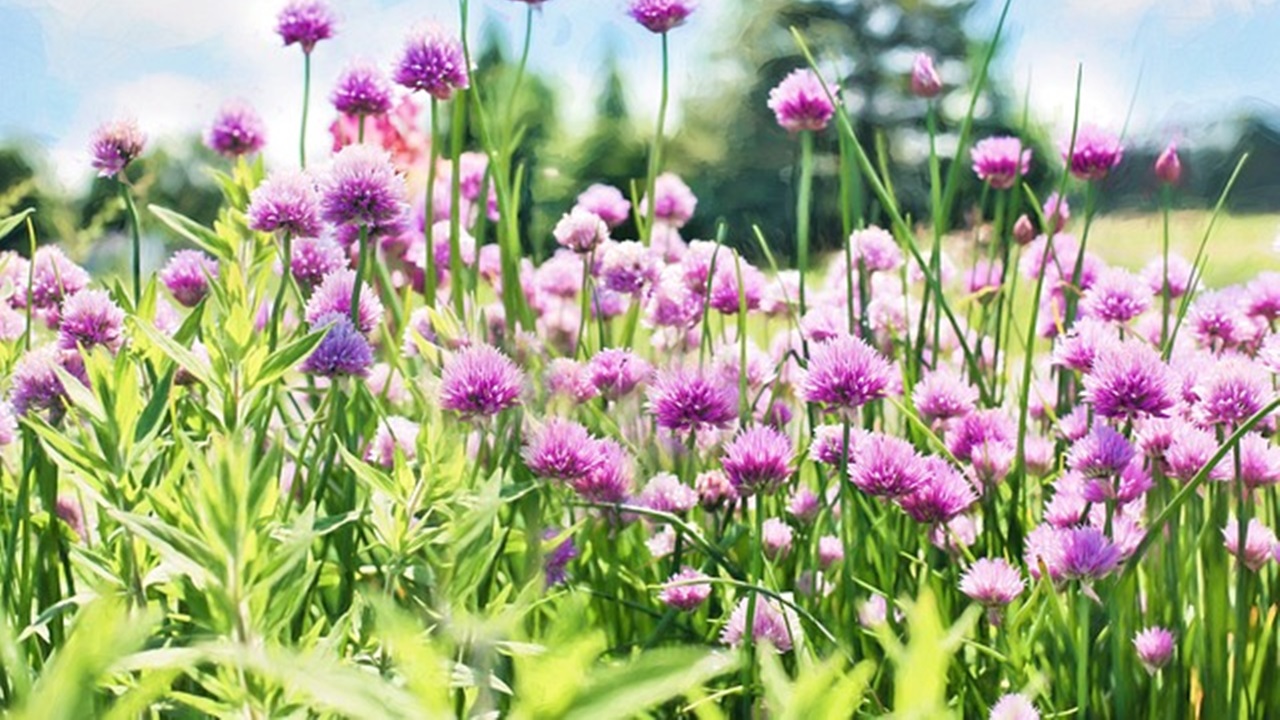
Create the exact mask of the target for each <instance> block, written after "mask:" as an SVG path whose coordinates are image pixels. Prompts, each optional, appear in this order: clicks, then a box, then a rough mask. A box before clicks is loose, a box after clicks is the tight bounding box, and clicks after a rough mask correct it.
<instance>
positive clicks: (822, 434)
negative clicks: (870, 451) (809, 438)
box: [809, 425, 870, 467]
mask: <svg viewBox="0 0 1280 720" xmlns="http://www.w3.org/2000/svg"><path fill="white" fill-rule="evenodd" d="M869 434H870V433H868V432H867V431H866V430H862V429H857V428H850V430H849V445H848V448H845V449H846V450H847V452H846V453H845V458H844V460H843V462H845V463H847V464H848V465H853V463H854V460H855V459H856V458H857V456H858V453H859V452H860V451H861V449H862V443H863V442H864V441H865V440H866V438H867V437H868V436H869ZM844 447H845V441H844V428H843V427H841V426H839V425H819V426H818V427H816V428H814V430H813V443H812V444H811V445H810V446H809V455H810V456H811V457H813V459H815V460H817V461H818V462H820V463H826V464H827V465H831V466H834V467H839V466H840V463H841V462H842V460H841V457H840V450H841V449H842V448H844Z"/></svg>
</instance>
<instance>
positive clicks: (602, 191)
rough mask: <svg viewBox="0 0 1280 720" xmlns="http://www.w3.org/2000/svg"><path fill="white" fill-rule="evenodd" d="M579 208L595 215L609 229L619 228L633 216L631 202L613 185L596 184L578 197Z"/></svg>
mask: <svg viewBox="0 0 1280 720" xmlns="http://www.w3.org/2000/svg"><path fill="white" fill-rule="evenodd" d="M577 207H580V208H582V209H583V210H586V211H587V212H592V213H595V214H596V216H597V217H599V218H600V219H601V220H603V221H604V222H605V224H606V225H608V226H609V227H611V228H612V227H617V226H619V225H621V224H622V223H624V222H626V221H627V217H628V216H629V215H630V214H631V201H629V200H627V199H626V198H625V197H623V195H622V191H621V190H619V189H618V188H616V187H613V186H612V185H601V184H595V185H592V186H591V187H589V188H587V189H586V190H583V191H582V193H581V194H580V195H578V204H577Z"/></svg>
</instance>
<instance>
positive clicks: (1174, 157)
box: [1155, 142, 1182, 185]
mask: <svg viewBox="0 0 1280 720" xmlns="http://www.w3.org/2000/svg"><path fill="white" fill-rule="evenodd" d="M1155 173H1156V179H1157V180H1159V181H1160V182H1162V183H1168V184H1169V185H1177V184H1178V181H1179V180H1181V179H1182V160H1181V158H1179V157H1178V144H1177V143H1173V142H1171V143H1169V145H1168V146H1167V147H1165V149H1164V150H1163V151H1161V153H1160V156H1159V157H1157V158H1156V164H1155Z"/></svg>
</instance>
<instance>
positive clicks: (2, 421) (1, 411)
mask: <svg viewBox="0 0 1280 720" xmlns="http://www.w3.org/2000/svg"><path fill="white" fill-rule="evenodd" d="M17 438H18V416H17V415H16V414H14V411H13V405H10V404H9V403H8V402H7V401H0V447H3V446H5V445H12V444H13V441H14V440H16V439H17Z"/></svg>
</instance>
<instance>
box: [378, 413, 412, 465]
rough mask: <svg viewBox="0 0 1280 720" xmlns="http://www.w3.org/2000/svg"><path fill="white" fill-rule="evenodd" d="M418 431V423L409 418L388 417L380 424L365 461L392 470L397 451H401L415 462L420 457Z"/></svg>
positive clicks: (407, 458) (406, 457)
mask: <svg viewBox="0 0 1280 720" xmlns="http://www.w3.org/2000/svg"><path fill="white" fill-rule="evenodd" d="M418 429H419V428H418V423H416V422H413V421H412V420H409V419H408V418H402V417H400V416H398V415H391V416H388V417H387V419H386V420H383V421H382V422H380V423H378V431H377V432H376V433H375V434H374V436H373V441H372V442H370V443H369V449H368V450H367V451H366V452H365V459H366V460H368V461H369V462H375V463H377V464H379V465H381V466H382V467H384V468H390V467H393V466H394V465H395V460H396V450H399V451H400V453H401V454H402V455H404V458H405V459H406V460H410V461H411V460H413V459H414V458H415V457H417V455H418Z"/></svg>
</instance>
